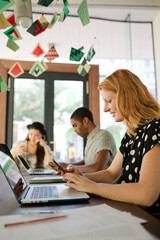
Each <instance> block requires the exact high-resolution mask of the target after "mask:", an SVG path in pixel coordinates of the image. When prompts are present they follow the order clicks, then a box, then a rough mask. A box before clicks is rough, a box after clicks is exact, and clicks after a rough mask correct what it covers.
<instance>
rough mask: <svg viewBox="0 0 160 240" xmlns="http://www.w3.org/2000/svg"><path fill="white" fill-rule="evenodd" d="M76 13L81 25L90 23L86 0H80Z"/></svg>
mask: <svg viewBox="0 0 160 240" xmlns="http://www.w3.org/2000/svg"><path fill="white" fill-rule="evenodd" d="M77 13H78V15H79V17H80V20H81V22H82V25H83V26H85V25H87V24H88V23H90V19H89V14H88V6H87V0H82V2H81V4H80V5H79V8H78V10H77Z"/></svg>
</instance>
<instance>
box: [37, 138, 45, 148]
mask: <svg viewBox="0 0 160 240" xmlns="http://www.w3.org/2000/svg"><path fill="white" fill-rule="evenodd" d="M35 143H36V144H37V143H39V145H40V146H41V147H43V148H45V147H46V146H47V144H46V142H45V141H44V139H43V138H39V139H37V140H36V142H35Z"/></svg>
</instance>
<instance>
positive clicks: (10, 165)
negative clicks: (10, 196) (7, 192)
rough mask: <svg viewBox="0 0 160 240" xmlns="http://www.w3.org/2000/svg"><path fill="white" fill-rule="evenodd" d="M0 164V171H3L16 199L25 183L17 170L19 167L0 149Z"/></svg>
mask: <svg viewBox="0 0 160 240" xmlns="http://www.w3.org/2000/svg"><path fill="white" fill-rule="evenodd" d="M0 165H1V168H2V171H3V172H4V174H5V176H6V178H7V180H8V183H9V184H10V186H11V188H12V190H13V192H14V194H15V196H16V197H17V199H18V198H19V197H20V195H21V194H22V192H23V190H24V189H25V188H26V186H27V184H26V182H25V180H24V178H23V176H22V174H21V173H20V171H19V168H18V167H17V165H16V164H15V162H14V161H13V160H12V159H11V158H10V156H8V155H7V154H5V153H4V152H1V151H0Z"/></svg>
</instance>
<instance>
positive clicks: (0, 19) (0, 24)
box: [0, 13, 10, 29]
mask: <svg viewBox="0 0 160 240" xmlns="http://www.w3.org/2000/svg"><path fill="white" fill-rule="evenodd" d="M7 27H10V24H9V22H8V21H7V20H6V18H5V17H4V15H3V13H1V14H0V29H4V28H7Z"/></svg>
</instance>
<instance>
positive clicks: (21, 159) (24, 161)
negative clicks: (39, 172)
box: [16, 153, 30, 170]
mask: <svg viewBox="0 0 160 240" xmlns="http://www.w3.org/2000/svg"><path fill="white" fill-rule="evenodd" d="M16 156H17V158H18V160H19V161H20V162H21V163H22V164H23V166H24V167H25V168H26V169H27V170H29V169H30V166H29V163H28V162H27V160H26V159H25V158H24V157H23V155H22V154H21V153H18V154H16Z"/></svg>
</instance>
